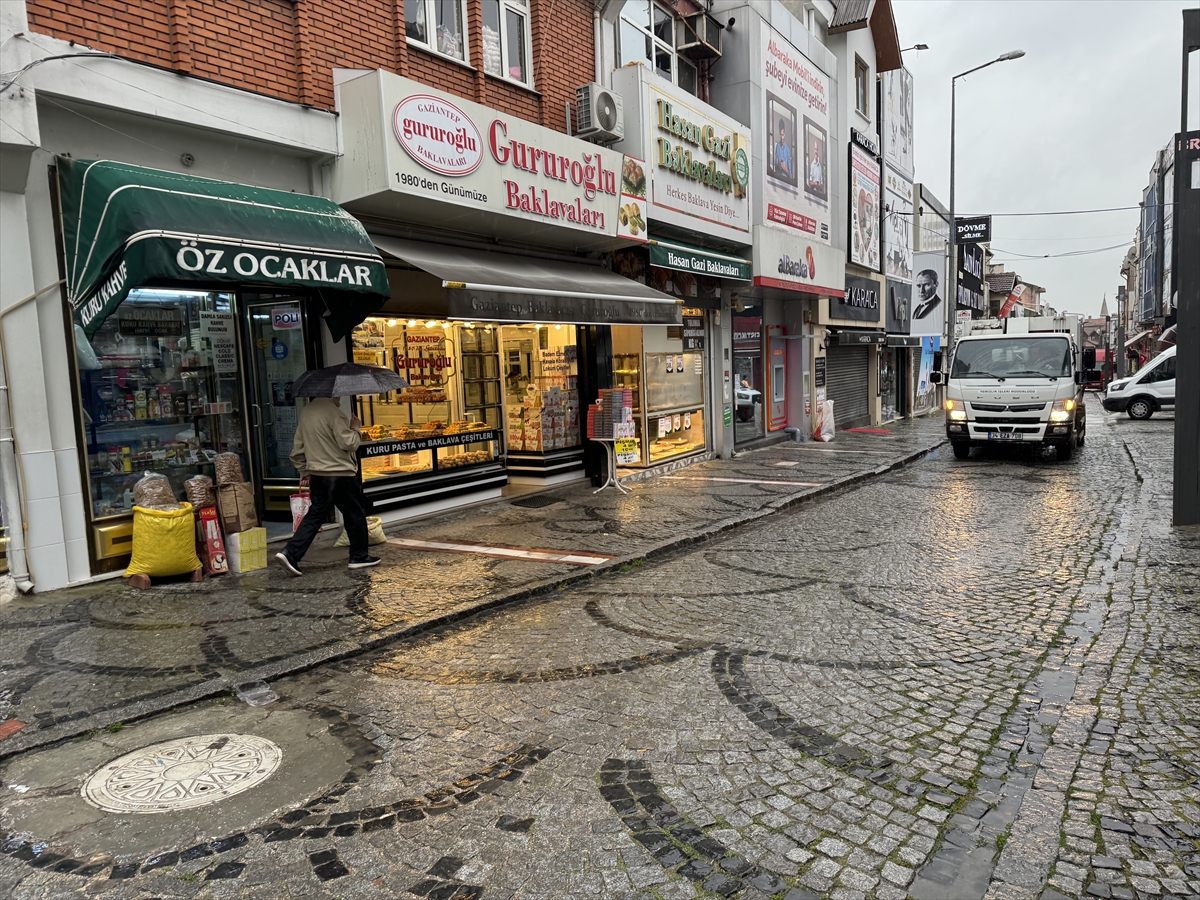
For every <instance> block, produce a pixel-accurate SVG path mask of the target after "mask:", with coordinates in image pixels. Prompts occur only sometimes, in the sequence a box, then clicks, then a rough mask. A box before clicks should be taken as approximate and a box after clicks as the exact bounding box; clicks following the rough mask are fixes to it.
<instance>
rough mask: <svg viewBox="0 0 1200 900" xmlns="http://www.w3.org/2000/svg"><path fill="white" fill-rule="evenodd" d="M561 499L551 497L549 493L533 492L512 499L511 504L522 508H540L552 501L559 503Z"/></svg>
mask: <svg viewBox="0 0 1200 900" xmlns="http://www.w3.org/2000/svg"><path fill="white" fill-rule="evenodd" d="M562 500H563V498H562V497H552V496H551V495H549V494H534V495H533V496H532V497H525V498H524V499H522V500H514V501H513V502H512V505H513V506H520V507H522V508H523V509H541V508H542V507H543V506H549V505H550V504H552V503H561V502H562Z"/></svg>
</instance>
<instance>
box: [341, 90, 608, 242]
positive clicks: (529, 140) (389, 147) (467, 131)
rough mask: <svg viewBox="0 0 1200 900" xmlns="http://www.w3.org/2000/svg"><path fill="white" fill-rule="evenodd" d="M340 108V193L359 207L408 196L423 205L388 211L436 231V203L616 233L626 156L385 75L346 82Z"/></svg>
mask: <svg viewBox="0 0 1200 900" xmlns="http://www.w3.org/2000/svg"><path fill="white" fill-rule="evenodd" d="M339 110H340V112H341V115H342V127H343V136H344V139H345V143H346V155H345V157H344V159H343V160H342V161H341V162H339V165H338V173H337V175H336V176H335V182H334V193H335V195H336V196H337V200H338V202H339V203H342V204H343V205H345V206H347V207H348V208H350V209H359V208H360V207H362V208H364V209H365V208H367V204H371V206H370V208H371V209H372V210H373V211H380V209H381V207H380V205H379V203H378V202H377V201H379V200H380V199H382V198H386V196H387V195H389V194H391V195H394V194H397V193H398V194H404V195H407V196H408V197H411V198H413V199H414V200H417V201H418V203H417V204H413V203H405V204H403V205H401V204H391V205H388V206H387V207H386V209H384V210H383V211H385V212H387V213H389V214H394V215H395V216H396V217H398V218H405V217H408V218H410V219H412V220H416V219H418V218H419V219H422V220H424V221H432V222H434V223H435V224H436V217H437V214H436V210H437V208H436V207H433V208H431V207H428V206H426V205H425V202H426V201H435V202H437V203H440V204H453V205H455V206H459V207H467V208H470V209H474V210H479V211H481V212H488V213H493V214H497V215H503V216H512V217H516V218H519V219H526V220H529V221H532V222H537V223H540V224H543V225H553V226H559V227H563V228H570V229H576V230H580V231H586V232H590V233H592V234H596V235H607V236H611V235H614V234H616V230H617V207H618V205H619V204H618V197H619V184H618V182H619V180H620V173H621V166H622V163H623V161H624V157H623V156H622V155H621V154H620V153H617V152H614V151H612V150H607V149H605V148H603V147H599V146H597V145H595V144H590V143H588V142H586V141H581V140H579V139H577V138H571V137H567V136H566V135H564V134H561V133H559V132H557V131H552V130H551V129H549V128H543V127H542V126H540V125H534V124H532V123H530V122H526V121H525V120H524V119H519V118H517V117H515V116H510V115H508V114H507V113H503V112H500V111H499V110H495V109H491V108H489V107H486V106H482V105H481V104H478V103H473V102H471V101H470V100H465V99H463V98H461V97H455V96H452V95H450V94H447V93H444V92H441V91H437V90H434V89H433V88H430V87H429V86H428V85H423V84H418V83H417V82H414V81H409V80H408V79H406V78H401V77H400V76H398V75H392V74H391V73H388V72H382V71H376V72H371V73H369V74H366V75H362V76H360V77H358V78H355V79H352V80H350V81H348V82H345V83H343V84H342V85H340V86H339ZM380 110H382V111H383V112H384V114H385V115H387V117H388V119H387V121H385V122H380V121H379V114H380ZM442 209H445V207H442Z"/></svg>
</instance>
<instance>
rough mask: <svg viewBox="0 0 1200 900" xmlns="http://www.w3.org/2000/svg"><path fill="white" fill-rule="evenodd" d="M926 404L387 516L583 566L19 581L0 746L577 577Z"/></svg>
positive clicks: (910, 434) (803, 478)
mask: <svg viewBox="0 0 1200 900" xmlns="http://www.w3.org/2000/svg"><path fill="white" fill-rule="evenodd" d="M937 419H938V417H936V416H934V417H926V418H925V419H923V420H917V421H910V422H907V423H901V424H898V425H896V426H894V427H893V428H892V430H891V433H890V434H886V435H872V434H861V433H850V432H846V433H842V434H840V435H839V436H838V438H837V440H836V442H831V443H828V444H818V443H806V444H794V443H787V444H777V445H774V446H770V447H767V448H765V449H761V450H756V451H752V452H747V453H742V454H739V456H738V457H737V458H736V459H733V460H714V461H709V462H703V463H699V464H696V465H691V466H688V467H686V468H683V469H680V470H678V471H676V472H674V473H673V474H671V475H669V476H666V477H657V478H652V479H648V480H645V481H640V482H636V483H633V484H631V485H630V493H628V494H620V493H618V492H617V491H615V490H613V489H611V488H610V489H607V490H604V491H602V492H600V493H598V494H597V493H593V489H592V488H591V487H590V486H588V485H587V484H586V482H584V483H581V484H576V485H570V486H564V487H561V488H558V489H556V490H553V491H549V492H545V493H539V494H537V495H527V496H521V497H513V498H511V499H510V500H504V501H499V502H494V503H487V504H483V505H478V506H473V507H468V508H465V509H461V510H459V511H456V512H451V513H445V514H441V515H437V516H432V517H428V518H425V519H422V520H420V521H417V522H413V523H409V524H407V525H405V526H403V527H400V528H389V529H388V533H389V536H390V537H392V538H393V539H397V540H411V539H417V540H421V541H426V542H428V541H435V542H446V541H455V542H462V541H467V542H471V543H475V544H480V543H486V544H487V545H489V546H490V547H491V548H492V549H494V550H499V551H501V552H507V549H508V548H512V547H518V548H530V549H532V550H535V551H536V550H553V551H558V553H559V554H571V553H581V552H582V553H587V554H599V555H600V556H601V557H602V559H601V561H600V564H599V565H587V566H586V567H585V566H581V565H580V564H578V563H576V562H569V561H562V560H561V558H560V560H559V561H552V560H549V559H538V558H503V557H497V556H493V555H483V554H477V553H466V554H464V553H445V552H429V551H427V550H416V549H412V548H409V547H404V546H399V545H394V544H387V545H380V546H378V547H377V548H376V549H375V550H374V551H373V552H376V553H377V554H378V555H379V556H380V557H381V558H382V559H383V563H382V564H381V565H380V566H379V567H378V568H376V569H368V570H360V571H358V572H351V571H350V570H348V569H347V568H346V564H345V561H346V551H345V550H333V549H329V550H313V551H312V552H310V553H309V555H308V557H307V558H306V559H305V560H304V563H303V571H304V572H305V575H304V577H303V578H301V579H294V578H291V577H289V576H287V575H285V574H284V573H283V571H282V570H281V569H280V568H279V566H278V564H277V563H276V562H275V561H274V559H273V554H274V552H275V550H277V549H279V548H278V547H273V549H272V550H271V554H269V556H268V559H269V560H270V566H269V567H268V568H267V569H266V570H262V571H258V572H252V573H248V574H246V575H242V576H238V575H224V576H220V577H217V578H210V579H207V580H206V581H205V582H204V583H203V584H200V585H192V584H186V583H175V584H164V585H162V586H161V587H156V588H154V589H153V590H150V591H145V592H143V591H137V590H134V589H132V588H130V587H128V585H127V583H126V582H125V580H124V579H121V580H116V581H107V582H101V583H99V584H95V585H90V586H87V587H82V588H78V589H73V590H66V591H57V592H54V593H53V594H35V595H32V596H30V597H27V598H21V599H19V600H18V601H16V602H14V603H11V604H8V605H6V606H0V634H3V635H4V640H3V646H2V648H0V725H2V723H4V722H6V721H11V720H16V721H17V722H20V723H25V725H26V727H24V728H23V729H22V730H20V731H19V732H17V733H16V734H15V735H13V736H11V737H8V738H4V739H2V740H0V758H3V757H5V756H8V755H11V754H12V753H14V752H19V751H22V750H25V749H28V748H29V747H31V746H36V745H40V744H44V743H46V742H48V741H54V740H60V739H62V738H66V737H74V736H76V735H79V734H84V733H87V732H89V731H95V730H99V729H102V728H106V727H108V726H109V725H111V724H113V723H119V722H128V721H130V720H131V719H133V718H136V717H139V716H144V715H147V714H150V713H155V712H159V711H162V710H165V709H169V708H171V707H173V706H176V705H178V704H179V703H183V702H188V701H192V700H196V699H200V698H203V697H207V696H214V695H217V694H228V693H229V692H230V690H231V689H232V688H233V687H235V686H236V685H238V684H240V683H245V682H255V681H260V680H269V679H273V678H277V677H279V676H280V675H283V674H286V673H293V672H297V671H300V670H302V669H305V668H308V667H310V666H312V665H316V664H319V663H323V662H328V661H330V660H332V659H337V658H341V657H345V656H347V655H352V654H354V653H358V652H361V651H362V650H363V649H364V648H369V647H375V646H383V645H386V644H387V643H389V642H391V641H394V640H396V639H397V638H399V637H404V636H407V635H411V634H414V633H416V632H419V631H421V630H423V629H427V628H429V627H431V626H433V625H437V624H444V623H446V622H449V621H454V620H455V619H457V618H459V617H462V616H464V615H469V614H471V613H473V612H476V611H479V610H481V609H486V608H490V607H494V606H498V605H503V604H505V603H511V602H514V601H516V600H519V599H522V598H525V597H528V596H530V595H534V594H538V593H544V592H545V591H548V590H554V589H557V588H559V587H562V586H564V585H566V584H573V583H582V582H586V581H589V580H591V579H593V578H594V577H596V576H597V575H599V574H602V573H603V572H605V571H609V570H612V569H619V568H620V567H622V566H626V565H629V564H631V563H633V562H637V561H641V560H645V559H646V558H648V557H653V556H654V555H655V554H658V553H662V552H665V551H667V550H670V549H671V548H674V547H677V546H679V545H681V544H683V543H687V542H690V541H696V540H702V539H703V538H705V537H706V536H710V535H713V534H718V533H720V532H721V531H722V530H724V529H727V528H729V527H731V526H733V525H735V524H737V523H739V522H745V521H750V520H752V519H754V518H755V517H757V516H762V515H769V514H771V513H772V512H773V511H774V510H775V509H778V508H781V507H783V506H786V505H788V504H790V503H795V502H798V501H803V500H804V499H805V498H811V497H814V496H816V495H820V494H823V493H826V492H828V491H830V490H834V489H837V487H838V486H839V485H846V484H850V483H854V482H855V481H856V480H858V479H861V478H864V477H870V476H872V474H873V472H875V471H877V470H880V469H882V468H886V467H888V466H894V465H899V464H903V463H905V462H908V461H911V460H913V459H916V458H917V457H919V456H920V455H921V454H922V453H923V452H924V451H926V450H928V449H930V448H932V447H935V446H937V445H938V444H939V443H940V442H941V441H942V439H943V434H942V431H941V423H940V421H938V420H937ZM538 555H539V556H547V555H548V554H538ZM593 562H594V560H593ZM2 737H3V732H2V731H0V738H2Z"/></svg>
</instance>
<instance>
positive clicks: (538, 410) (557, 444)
mask: <svg viewBox="0 0 1200 900" xmlns="http://www.w3.org/2000/svg"><path fill="white" fill-rule="evenodd" d="M500 340H501V360H502V363H503V366H504V396H505V435H506V441H507V446H508V450H509V451H510V452H523V453H545V452H549V451H554V450H566V449H570V448H573V447H578V446H579V445H580V434H579V355H578V348H577V346H576V343H575V326H574V325H505V326H503V327H502V328H501V329H500Z"/></svg>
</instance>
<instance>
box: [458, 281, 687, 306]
mask: <svg viewBox="0 0 1200 900" xmlns="http://www.w3.org/2000/svg"><path fill="white" fill-rule="evenodd" d="M442 287H444V288H450V289H451V290H458V291H492V292H493V293H497V294H533V295H534V296H538V297H575V298H578V299H580V300H630V301H636V302H638V303H669V304H672V305H674V306H683V301H682V300H672V299H668V298H663V299H662V300H659V299H658V298H657V297H640V296H634V295H632V294H598V293H595V292H593V291H559V290H554V289H552V288H531V287H522V288H516V287H513V286H511V285H507V284H476V283H474V282H470V281H443V282H442Z"/></svg>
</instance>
